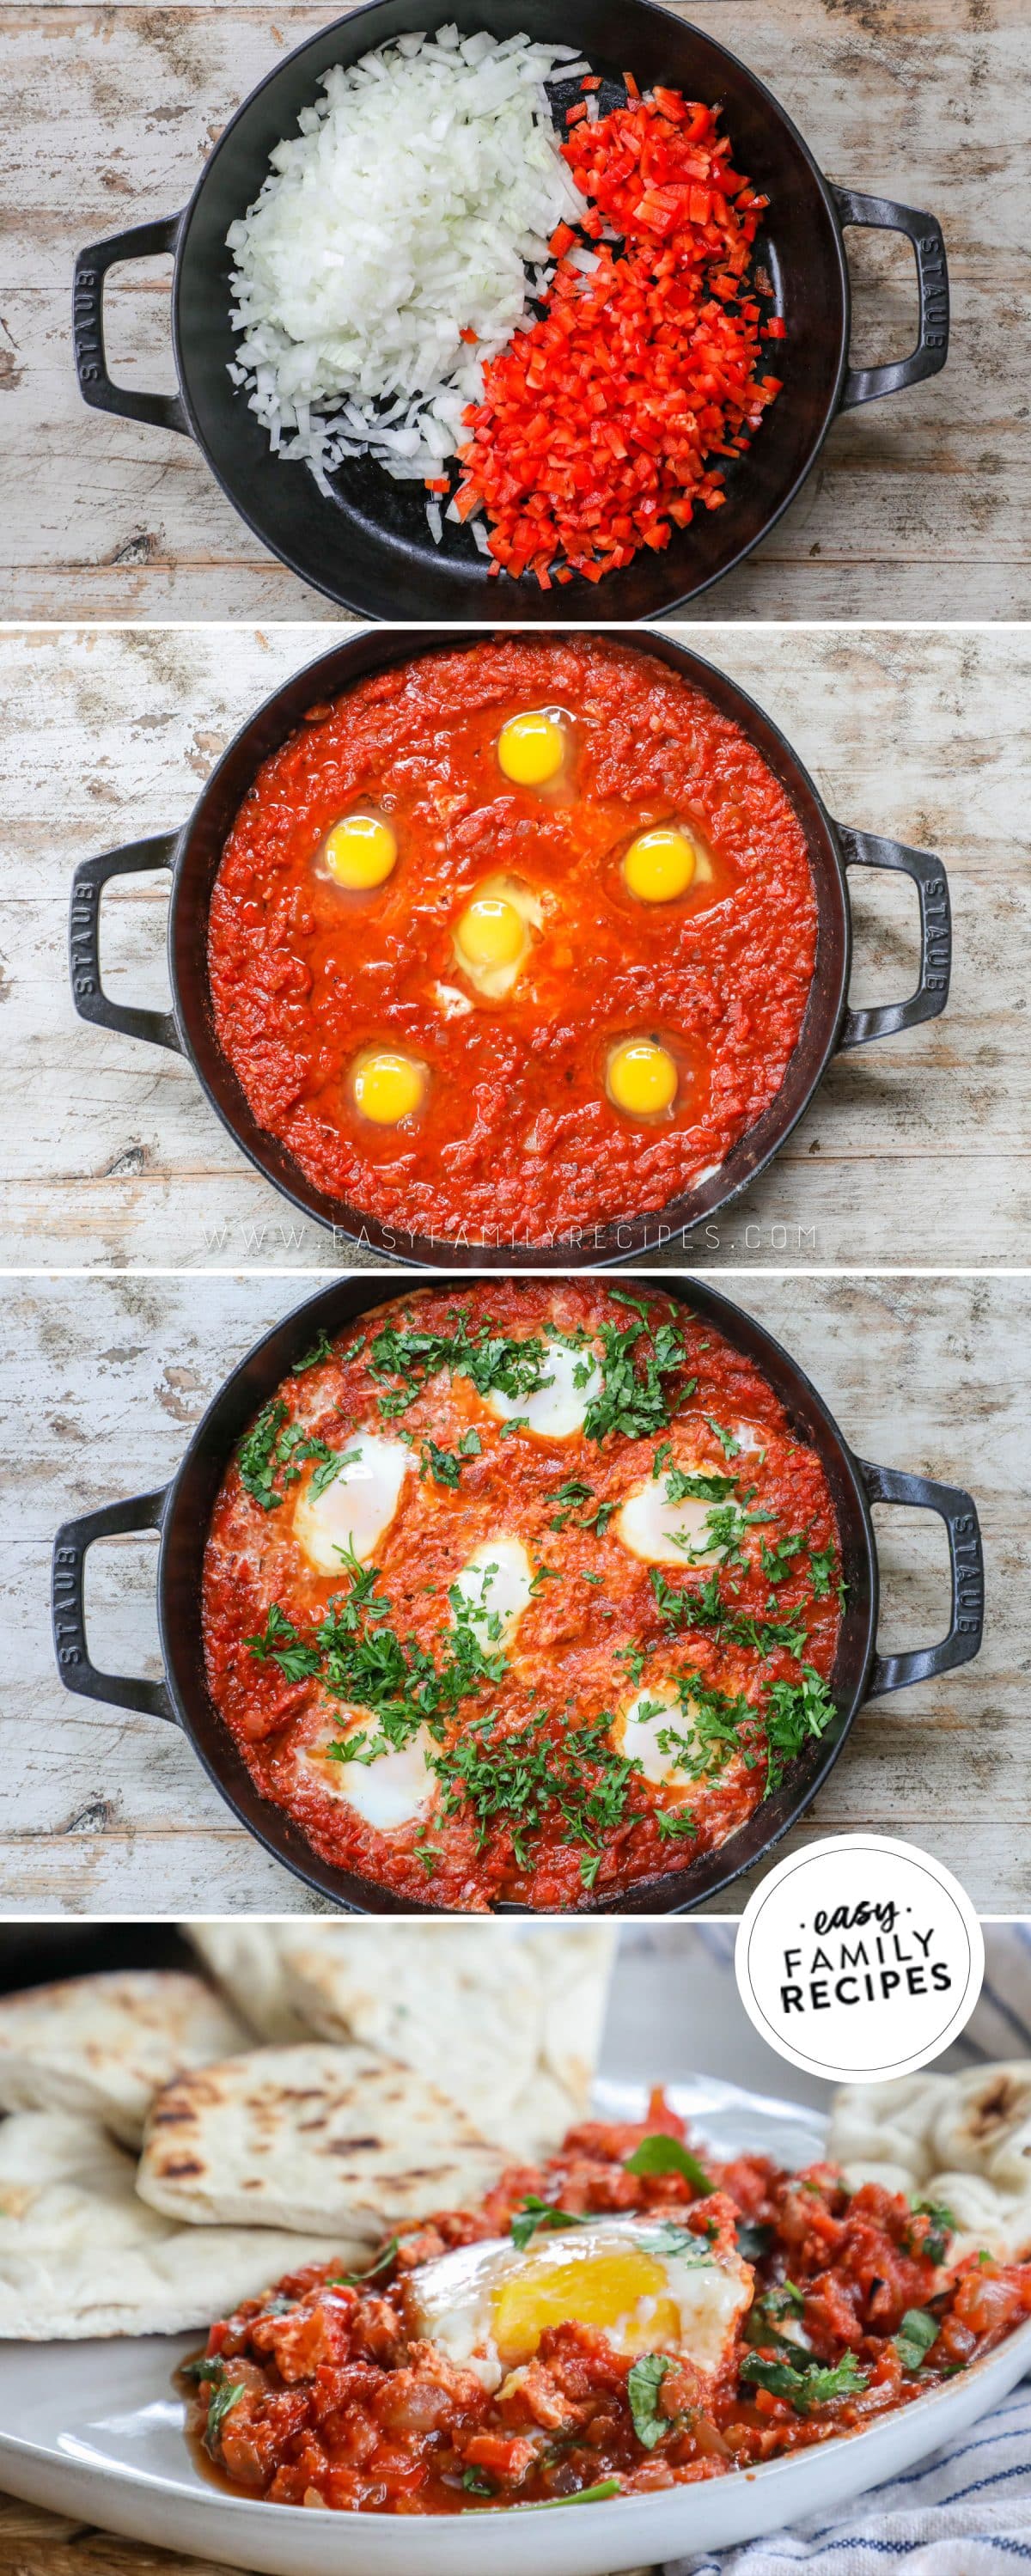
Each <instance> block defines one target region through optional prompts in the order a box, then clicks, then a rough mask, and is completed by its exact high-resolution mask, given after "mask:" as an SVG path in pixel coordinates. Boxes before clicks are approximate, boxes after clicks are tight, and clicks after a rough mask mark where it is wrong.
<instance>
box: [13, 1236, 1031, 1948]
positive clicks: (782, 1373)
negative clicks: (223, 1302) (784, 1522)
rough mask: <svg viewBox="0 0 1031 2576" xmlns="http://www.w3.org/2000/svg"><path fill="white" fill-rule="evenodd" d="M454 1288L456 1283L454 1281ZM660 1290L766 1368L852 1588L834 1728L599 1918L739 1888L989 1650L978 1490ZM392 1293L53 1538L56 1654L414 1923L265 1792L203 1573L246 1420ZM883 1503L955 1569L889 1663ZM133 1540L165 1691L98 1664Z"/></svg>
mask: <svg viewBox="0 0 1031 2576" xmlns="http://www.w3.org/2000/svg"><path fill="white" fill-rule="evenodd" d="M455 1284H456V1287H457V1286H459V1285H460V1282H459V1281H458V1280H457V1279H456V1282H455ZM662 1293H663V1295H667V1296H670V1297H675V1298H677V1299H678V1300H679V1302H680V1303H681V1304H682V1305H684V1306H685V1307H687V1308H689V1309H690V1310H691V1312H692V1313H693V1314H696V1315H699V1316H701V1317H703V1318H705V1319H706V1320H707V1321H708V1322H710V1323H712V1324H713V1325H714V1326H715V1327H716V1328H717V1330H718V1331H719V1332H721V1333H722V1334H724V1335H725V1336H726V1339H727V1340H728V1341H729V1342H730V1343H731V1344H732V1345H733V1347H734V1348H735V1349H736V1350H739V1351H741V1352H742V1353H743V1354H744V1355H745V1356H746V1357H747V1358H748V1359H749V1360H751V1361H752V1362H753V1363H754V1364H755V1366H756V1367H758V1368H759V1369H761V1370H762V1371H763V1373H764V1375H765V1376H766V1378H767V1379H768V1381H769V1383H770V1385H771V1386H772V1387H773V1388H774V1390H775V1392H776V1394H777V1395H778V1396H779V1398H780V1400H781V1403H782V1404H783V1405H784V1407H785V1409H786V1411H787V1414H788V1417H789V1420H790V1422H791V1426H792V1429H793V1431H794V1433H795V1435H796V1437H797V1438H799V1439H801V1440H804V1441H806V1442H807V1443H808V1444H809V1445H810V1446H811V1447H813V1448H814V1449H815V1450H816V1451H817V1453H818V1456H819V1458H820V1461H821V1464H822V1466H823V1470H824V1473H825V1475H826V1477H827V1481H828V1484H829V1487H830V1491H831V1495H832V1498H833V1502H834V1507H835V1511H836V1513H837V1518H838V1526H839V1530H840V1533H841V1545H842V1557H843V1566H844V1576H845V1582H846V1585H847V1592H846V1600H845V1610H844V1615H843V1619H842V1625H841V1632H840V1638H839V1644H838V1652H837V1658H836V1662H835V1666H834V1671H833V1673H832V1675H831V1687H832V1690H833V1693H834V1699H835V1704H836V1709H837V1716H836V1719H835V1723H834V1725H833V1726H832V1728H831V1729H830V1731H829V1733H828V1734H827V1735H825V1736H824V1737H823V1738H822V1739H821V1740H819V1741H816V1742H812V1743H811V1744H810V1745H809V1747H808V1749H807V1750H806V1751H805V1752H804V1753H802V1754H801V1755H800V1756H799V1758H798V1760H797V1761H796V1762H795V1763H794V1764H793V1765H792V1767H791V1770H790V1772H789V1773H788V1775H787V1777H786V1778H785V1780H784V1782H783V1784H782V1786H781V1787H780V1788H779V1789H778V1790H776V1791H775V1793H774V1795H773V1796H772V1797H771V1798H769V1799H768V1800H767V1801H766V1803H765V1804H764V1805H763V1806H761V1807H760V1808H759V1809H758V1810H757V1812H756V1814H755V1815H754V1816H752V1817H751V1818H750V1820H749V1822H748V1823H747V1824H746V1825H743V1826H742V1827H741V1828H740V1830H739V1831H738V1832H737V1833H735V1834H734V1835H732V1836H731V1838H730V1839H729V1840H728V1841H727V1842H726V1843H725V1844H724V1845H723V1848H722V1850H720V1851H717V1852H712V1853H709V1854H706V1855H704V1856H703V1857H702V1858H701V1859H700V1860H698V1861H696V1862H695V1863H693V1864H692V1865H690V1866H689V1867H688V1868H686V1869H683V1870H678V1871H677V1872H676V1874H675V1875H673V1876H670V1877H666V1878H660V1879H657V1880H653V1881H651V1882H649V1883H648V1884H647V1885H642V1886H641V1887H639V1888H635V1889H634V1891H633V1893H632V1894H631V1895H630V1896H627V1897H621V1898H619V1899H618V1900H616V1901H615V1903H611V1902H610V1904H609V1905H607V1906H602V1907H599V1908H598V1909H596V1910H599V1911H602V1912H616V1913H627V1912H629V1913H648V1914H656V1913H663V1914H675V1913H690V1912H691V1911H692V1910H693V1908H694V1907H695V1906H696V1905H699V1904H701V1902H702V1901H703V1899H704V1898H706V1897H711V1896H715V1895H716V1894H717V1893H718V1891H719V1890H720V1889H722V1888H725V1887H729V1886H730V1884H731V1882H732V1881H733V1880H734V1879H735V1878H737V1877H738V1876H739V1875H740V1873H741V1871H742V1870H746V1869H752V1868H754V1867H755V1865H756V1863H757V1862H759V1861H761V1860H763V1859H764V1857H765V1855H766V1854H767V1853H768V1852H769V1851H770V1850H771V1849H772V1847H773V1845H774V1844H775V1843H778V1842H779V1841H780V1839H781V1836H782V1835H783V1834H786V1833H787V1831H788V1829H789V1827H790V1826H791V1825H793V1824H795V1823H796V1822H797V1820H798V1818H799V1817H800V1816H801V1815H803V1814H804V1812H805V1810H806V1808H807V1807H808V1806H809V1805H810V1804H811V1802H812V1800H813V1798H814V1797H815V1796H816V1793H817V1790H818V1789H819V1788H820V1787H821V1785H822V1783H823V1781H824V1780H825V1779H826V1777H827V1774H828V1772H829V1771H830V1770H831V1769H832V1768H833V1765H834V1763H835V1762H836V1761H837V1759H838V1755H839V1753H840V1752H841V1750H842V1747H843V1745H844V1742H845V1738H846V1736H847V1735H848V1732H849V1729H850V1727H851V1725H852V1721H853V1718H854V1717H855V1715H856V1713H857V1710H858V1709H859V1708H860V1707H861V1705H862V1703H863V1701H864V1700H867V1699H875V1698H878V1697H879V1696H880V1695H881V1694H882V1693H883V1692H885V1691H895V1690H904V1689H908V1688H909V1687H910V1686H911V1685H912V1684H913V1683H916V1682H923V1681H928V1680H930V1679H931V1678H932V1677H934V1676H935V1675H937V1674H940V1673H945V1672H949V1671H951V1670H952V1669H953V1667H954V1666H956V1665H957V1664H965V1663H968V1662H969V1660H970V1658H971V1656H973V1655H976V1654H977V1652H978V1649H979V1647H980V1643H981V1632H982V1625H983V1615H984V1612H983V1601H984V1573H983V1559H982V1553H981V1534H980V1530H979V1528H978V1521H977V1511H976V1508H975V1505H974V1503H973V1502H972V1500H971V1498H970V1495H969V1494H965V1493H963V1492H961V1491H960V1490H959V1488H958V1487H957V1486H954V1485H939V1484H936V1483H934V1481H933V1480H932V1478H931V1477H929V1476H915V1475H908V1474H906V1473H905V1472H904V1471H903V1470H901V1469H899V1468H896V1467H877V1466H873V1465H871V1464H870V1462H869V1461H868V1460H866V1459H862V1458H856V1457H854V1456H853V1454H852V1451H851V1450H850V1448H849V1446H848V1443H847V1441H846V1440H845V1439H844V1437H843V1434H842V1433H841V1431H839V1429H838V1426H837V1423H836V1422H835V1421H834V1418H833V1416H832V1414H830V1413H829V1412H828V1409H827V1407H826V1405H825V1404H824V1402H823V1400H822V1398H821V1397H820V1396H819V1395H818V1394H817V1392H816V1389H815V1387H813V1386H811V1385H810V1382H809V1380H808V1378H807V1377H805V1376H804V1375H803V1372H802V1370H801V1369H800V1368H799V1367H798V1366H797V1363H796V1362H795V1361H794V1360H793V1359H792V1358H791V1357H790V1356H789V1354H788V1352H787V1351H785V1350H783V1349H782V1347H781V1345H780V1343H779V1342H776V1341H774V1340H773V1338H772V1335H771V1334H769V1333H767V1332H765V1331H764V1330H763V1327H762V1326H761V1325H760V1324H758V1323H756V1322H755V1320H754V1318H753V1317H752V1316H751V1315H746V1314H744V1313H742V1311H741V1309H740V1308H739V1307H737V1306H734V1305H732V1304H731V1302H730V1300H729V1298H727V1297H724V1296H721V1295H720V1294H718V1292H717V1291H716V1290H715V1289H714V1288H709V1287H706V1286H704V1285H703V1284H702V1283H701V1282H700V1281H698V1280H696V1279H687V1278H684V1277H679V1276H673V1277H671V1278H669V1279H663V1281H662ZM396 1295H397V1289H396V1287H395V1286H394V1285H393V1283H391V1282H388V1281H387V1280H384V1279H370V1278H369V1277H368V1276H367V1275H366V1276H365V1277H364V1278H351V1279H344V1280H336V1281H334V1282H333V1283H332V1285H330V1286H329V1287H326V1288H322V1289H320V1291H319V1293H318V1295H317V1296H315V1297H308V1298H306V1299H305V1302H304V1304H303V1305H302V1306H298V1307H296V1308H295V1309H294V1312H293V1313H292V1314H291V1315H288V1316H287V1318H286V1320H285V1322H283V1323H281V1324H278V1325H276V1326H275V1327H274V1329H273V1330H272V1331H271V1332H269V1333H266V1334H265V1335H264V1336H263V1338H262V1340H261V1341H260V1342H258V1343H257V1345H256V1347H255V1348H254V1350H252V1351H251V1352H249V1354H248V1356H247V1358H246V1359H244V1360H242V1361H241V1363H240V1366H239V1367H238V1368H236V1369H234V1370H233V1373H232V1375H231V1377H229V1378H227V1379H226V1382H225V1385H224V1386H223V1387H222V1389H221V1392H220V1393H219V1394H218V1395H217V1396H216V1398H215V1401H214V1403H213V1404H212V1405H211V1406H210V1407H209V1409H208V1411H207V1413H206V1414H205V1416H204V1419H203V1421H202V1422H201V1423H200V1424H199V1425H198V1428H197V1430H196V1431H195V1432H194V1435H193V1439H192V1440H191V1442H190V1446H189V1448H188V1450H187V1452H186V1456H185V1458H184V1459H183V1462H182V1465H181V1467H180V1469H179V1472H178V1474H177V1475H176V1476H174V1477H173V1479H172V1482H171V1484H170V1485H167V1486H165V1487H163V1488H162V1490H161V1491H160V1492H159V1493H153V1494H137V1495H134V1496H133V1498H132V1499H131V1501H127V1502H120V1503H109V1504H107V1505H106V1506H105V1507H104V1508H103V1509H102V1510H100V1511H97V1512H87V1513H85V1514H83V1515H82V1517H81V1518H79V1519H76V1520H71V1521H66V1522H65V1524H64V1526H63V1528H62V1529H60V1530H59V1531H58V1534H57V1538H56V1540H55V1543H54V1559H53V1627H54V1650H55V1653H56V1656H57V1663H58V1670H59V1672H60V1675H61V1679H62V1681H63V1682H64V1683H65V1686H66V1688H67V1689H68V1690H71V1691H78V1692H81V1693H83V1694H84V1695H85V1697H87V1698H89V1699H100V1700H109V1701H112V1702H113V1703H114V1704H115V1705H116V1706H117V1707H119V1708H132V1709H136V1710H138V1711H140V1712H141V1713H142V1714H143V1715H145V1716H148V1717H154V1718H162V1719H165V1720H170V1721H171V1722H172V1724H174V1725H178V1726H181V1727H182V1729H183V1732H184V1734H185V1735H186V1736H187V1738H188V1740H189V1742H190V1744H191V1745H192V1746H193V1750H194V1752H195V1753H196V1754H197V1757H198V1759H199V1761H200V1762H201V1763H202V1764H203V1766H204V1769H205V1771H206V1772H207V1774H208V1777H209V1779H210V1780H212V1781H213V1782H214V1784H215V1787H216V1788H217V1789H219V1790H220V1791H221V1794H222V1796H223V1798H225V1800H226V1802H227V1804H228V1805H229V1806H230V1807H231V1808H232V1810H233V1813H234V1815H236V1816H237V1817H238V1818H239V1821H240V1823H241V1824H243V1825H245V1826H246V1827H247V1829H248V1832H250V1833H252V1834H254V1835H255V1836H256V1838H257V1840H258V1841H259V1842H260V1843H262V1844H263V1845H264V1848H265V1850H266V1851H268V1852H271V1853H272V1854H273V1856H274V1857H275V1858H276V1859H277V1860H281V1861H282V1862H284V1864H285V1866H286V1868H287V1869H290V1870H293V1872H294V1873H295V1875H296V1876H297V1877H298V1878H302V1879H304V1880H306V1881H307V1884H308V1885H309V1887H313V1888H316V1889H318V1891H319V1893H320V1894H321V1895H323V1896H327V1897H330V1898H331V1899H332V1900H333V1902H334V1904H337V1905H340V1906H343V1907H344V1908H346V1909H347V1910H348V1911H349V1912H351V1913H374V1914H398V1913H402V1914H407V1913H413V1912H415V1911H417V1910H418V1909H417V1908H415V1907H414V1906H412V1905H410V1904H408V1903H407V1902H406V1901H404V1900H403V1899H401V1898H398V1897H396V1896H394V1895H392V1894H391V1893H390V1892H389V1891H387V1890H385V1889H383V1888H378V1887H375V1886H373V1885H371V1884H369V1883H367V1882H366V1881H365V1880H363V1879H359V1878H356V1877H354V1876H353V1875H351V1874H350V1873H348V1872H346V1871H343V1870H339V1869H334V1868H333V1867H332V1866H331V1865H330V1864H329V1863H328V1862H326V1861H323V1860H320V1859H319V1858H318V1857H317V1855H316V1854H315V1853H314V1852H313V1851H312V1850H311V1849H310V1847H309V1845H308V1844H307V1842H306V1841H305V1840H304V1837H303V1836H302V1834H301V1833H300V1832H299V1830H298V1828H297V1826H296V1825H295V1824H294V1823H293V1822H292V1821H291V1819H290V1818H289V1817H288V1816H286V1815H284V1814H283V1812H282V1810H281V1809H280V1808H278V1807H276V1806H273V1805H271V1804H270V1803H269V1802H268V1801H267V1800H266V1799H264V1798H263V1797H262V1796H261V1795H260V1793H259V1791H258V1790H257V1789H256V1788H255V1785H254V1783H253V1781H252V1780H251V1778H250V1775H249V1773H248V1771H247V1770H246V1768H245V1766H244V1764H243V1762H242V1761H241V1759H240V1756H239V1754H238V1753H237V1750H236V1746H235V1744H234V1743H233V1740H232V1737H231V1736H230V1734H229V1732H228V1730H227V1728H226V1727H225V1726H224V1724H223V1722H222V1720H221V1718H220V1717H219V1715H218V1712H217V1710H216V1709H215V1707H214V1704H213V1702H212V1700H211V1698H210V1696H209V1693H208V1689H207V1684H206V1680H205V1672H204V1652H203V1641H202V1632H201V1575H202V1567H203V1559H204V1544H205V1538H206V1535H207V1530H208V1525H209V1521H210V1517H211V1512H212V1509H213V1506H214V1502H215V1498H216V1495H217V1493H218V1490H219V1486H220V1484H221V1482H222V1477H223V1475H224V1473H225V1470H226V1467H227V1465H228V1462H229V1459H230V1457H231V1455H232V1452H233V1450H234V1448H235V1446H236V1443H237V1441H238V1440H239V1438H240V1436H241V1434H242V1432H243V1431H244V1429H245V1428H246V1426H247V1424H248V1423H249V1422H250V1421H251V1420H252V1419H253V1417H254V1415H255V1413H256V1412H257V1411H258V1410H259V1408H260V1406H261V1405H262V1404H264V1403H265V1402H266V1400H267V1398H268V1397H269V1396H270V1395H272V1394H273V1392H274V1390H275V1388H276V1387H277V1386H278V1385H279V1384H280V1381H281V1380H282V1379H283V1378H284V1377H285V1376H286V1375H287V1374H288V1372H289V1371H290V1370H291V1369H292V1368H293V1366H294V1364H295V1362H296V1360H297V1358H298V1356H299V1354H300V1353H301V1352H302V1351H305V1350H307V1349H308V1348H309V1347H310V1345H311V1343H312V1341H313V1339H314V1338H315V1336H316V1335H317V1334H318V1333H319V1332H320V1331H324V1332H327V1333H330V1334H332V1333H335V1332H339V1331H340V1330H341V1329H342V1328H343V1326H345V1325H346V1324H349V1323H352V1322H354V1321H355V1319H356V1318H357V1317H358V1316H360V1315H365V1314H368V1313H370V1312H371V1311H373V1310H374V1309H375V1308H376V1307H377V1306H380V1305H382V1304H383V1303H384V1302H386V1301H387V1300H388V1299H390V1298H393V1297H395V1296H396ZM882 1502H883V1503H903V1504H908V1505H909V1506H910V1507H911V1508H912V1509H914V1510H918V1511H931V1512H937V1513H938V1514H939V1515H940V1517H941V1519H942V1520H943V1521H944V1523H945V1527H946V1531H947V1534H948V1542H949V1556H950V1563H951V1570H952V1610H951V1616H950V1621H949V1628H948V1634H947V1635H946V1636H945V1637H943V1638H942V1640H941V1643H940V1644H939V1645H936V1646H924V1647H919V1648H917V1649H916V1650H915V1651H913V1652H910V1653H907V1654H900V1655H887V1656H885V1655H879V1654H878V1652H877V1605H878V1570H877V1543H876V1538H875V1535H874V1529H873V1523H872V1520H871V1513H870V1507H871V1504H873V1503H882ZM134 1530H157V1531H158V1532H159V1533H160V1547H159V1550H158V1558H157V1607H158V1624H159V1631H160V1637H161V1648H162V1653H163V1656H164V1664H165V1672H164V1679H163V1680H162V1681H143V1680H140V1681H136V1680H129V1679H127V1678H124V1677H122V1676H116V1675H114V1674H111V1673H102V1672H98V1671H97V1670H96V1668H95V1666H94V1665H93V1664H92V1663H91V1661H90V1653H89V1646H88V1643H87V1637H86V1624H85V1613H84V1604H83V1595H84V1578H85V1566H86V1557H87V1554H88V1551H89V1549H90V1548H91V1547H92V1546H93V1545H94V1543H95V1541H96V1540H98V1539H102V1538H112V1537H116V1536H121V1535H124V1534H125V1533H126V1532H128V1531H134ZM215 1893H217V1891H215ZM590 1910H594V1909H590Z"/></svg>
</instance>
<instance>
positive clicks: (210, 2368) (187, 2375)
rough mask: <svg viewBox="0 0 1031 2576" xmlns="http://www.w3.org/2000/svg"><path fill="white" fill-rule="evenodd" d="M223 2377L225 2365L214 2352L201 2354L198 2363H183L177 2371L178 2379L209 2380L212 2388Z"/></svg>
mask: <svg viewBox="0 0 1031 2576" xmlns="http://www.w3.org/2000/svg"><path fill="white" fill-rule="evenodd" d="M225 2375H226V2366H225V2363H224V2361H222V2360H221V2359H220V2358H219V2355H218V2354H217V2353H215V2352H213V2353H206V2352H202V2353H201V2356H200V2359H199V2361H184V2362H183V2363H182V2365H181V2367H180V2371H179V2377H180V2379H198V2380H201V2379H210V2380H211V2382H212V2385H213V2386H216V2385H217V2383H218V2381H219V2380H220V2379H224V2378H225Z"/></svg>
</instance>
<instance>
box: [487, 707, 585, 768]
mask: <svg viewBox="0 0 1031 2576" xmlns="http://www.w3.org/2000/svg"><path fill="white" fill-rule="evenodd" d="M567 741H568V735H567V729H566V726H565V723H564V722H563V718H562V716H561V714H560V712H559V710H558V708H557V707H532V708H530V709H529V710H528V712H527V714H526V715H519V716H510V717H509V720H508V723H507V724H505V725H503V726H502V728H501V732H500V734H499V736H498V765H499V767H500V768H501V769H502V770H503V771H504V774H505V777H506V778H510V779H511V781H512V784H513V786H514V787H548V786H550V784H551V781H552V779H554V778H557V777H558V774H559V771H560V769H561V768H562V767H563V765H564V763H565V759H566V747H567Z"/></svg>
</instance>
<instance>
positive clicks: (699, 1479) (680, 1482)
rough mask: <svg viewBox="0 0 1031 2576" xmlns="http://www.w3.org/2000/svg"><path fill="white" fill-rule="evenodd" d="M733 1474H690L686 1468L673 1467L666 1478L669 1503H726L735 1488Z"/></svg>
mask: <svg viewBox="0 0 1031 2576" xmlns="http://www.w3.org/2000/svg"><path fill="white" fill-rule="evenodd" d="M735 1483H736V1479H735V1478H734V1477H733V1476H715V1475H712V1476H707V1475H700V1474H699V1475H689V1474H688V1473H687V1470H686V1468H683V1467H672V1468H671V1469H670V1472H669V1475H668V1476H667V1478H666V1500H667V1502H668V1503H686V1502H688V1501H690V1502H693V1503H725V1502H726V1499H727V1496H728V1494H732V1493H733V1492H734V1489H735Z"/></svg>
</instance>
